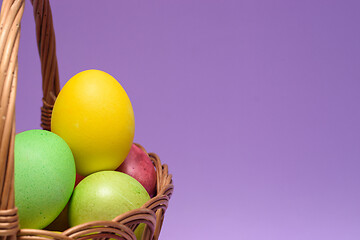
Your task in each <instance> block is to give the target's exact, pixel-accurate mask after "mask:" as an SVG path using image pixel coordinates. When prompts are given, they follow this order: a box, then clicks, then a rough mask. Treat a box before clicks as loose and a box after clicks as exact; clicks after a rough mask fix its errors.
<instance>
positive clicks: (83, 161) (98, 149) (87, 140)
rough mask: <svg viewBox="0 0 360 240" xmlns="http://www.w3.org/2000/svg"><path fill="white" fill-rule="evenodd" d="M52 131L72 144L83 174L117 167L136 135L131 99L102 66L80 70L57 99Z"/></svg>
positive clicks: (78, 165) (78, 166) (78, 167)
mask: <svg viewBox="0 0 360 240" xmlns="http://www.w3.org/2000/svg"><path fill="white" fill-rule="evenodd" d="M51 131H52V132H54V133H56V134H57V135H59V136H60V137H62V138H63V139H64V140H65V141H66V142H67V144H68V145H69V146H70V148H71V150H72V152H73V155H74V159H75V164H76V171H77V173H79V174H80V175H84V176H86V175H89V174H91V173H94V172H97V171H102V170H115V169H116V168H117V167H118V166H120V164H121V163H122V162H123V161H124V159H125V158H126V156H127V154H128V153H129V151H130V148H131V145H132V142H133V139H134V132H135V121H134V112H133V108H132V105H131V102H130V99H129V97H128V95H127V94H126V92H125V90H124V89H123V88H122V86H121V85H120V84H119V82H118V81H116V79H115V78H113V77H112V76H111V75H109V74H107V73H105V72H103V71H99V70H87V71H83V72H80V73H78V74H76V75H75V76H74V77H72V78H71V79H70V80H69V81H68V82H67V83H66V84H65V86H64V87H63V88H62V90H61V91H60V93H59V95H58V97H57V99H56V101H55V104H54V108H53V113H52V118H51Z"/></svg>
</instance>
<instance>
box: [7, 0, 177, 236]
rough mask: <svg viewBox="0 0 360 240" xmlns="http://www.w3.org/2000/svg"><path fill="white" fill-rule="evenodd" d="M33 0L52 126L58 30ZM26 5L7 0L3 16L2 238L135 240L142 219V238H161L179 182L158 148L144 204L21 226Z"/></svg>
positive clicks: (44, 112) (44, 5) (46, 120)
mask: <svg viewBox="0 0 360 240" xmlns="http://www.w3.org/2000/svg"><path fill="white" fill-rule="evenodd" d="M31 3H32V4H33V8H34V17H35V23H36V35H37V42H38V49H39V55H40V59H41V72H42V78H43V81H42V86H43V106H42V108H41V126H42V127H43V129H46V130H49V129H50V119H51V112H52V107H53V104H54V102H55V99H56V96H57V95H58V93H59V91H60V87H59V74H58V65H57V58H56V48H55V34H54V29H53V24H52V14H51V9H50V4H49V1H48V0H31ZM24 4H25V2H24V0H4V1H3V2H2V7H1V16H0V61H1V62H0V97H1V98H0V99H1V102H0V113H1V118H0V120H1V121H0V136H1V137H0V141H1V142H0V200H1V202H0V239H1V240H3V239H4V240H11V239H16V238H18V239H24V240H25V239H44V240H45V239H106V238H114V239H129V240H130V239H136V237H135V235H134V230H135V228H136V227H137V226H138V224H140V223H145V224H146V227H145V230H144V234H143V237H142V239H144V240H145V239H158V237H159V234H160V230H161V226H162V223H163V220H164V214H165V211H166V209H167V206H168V203H169V199H170V197H171V195H172V192H173V188H174V186H173V184H172V176H171V174H169V173H168V167H167V165H166V164H164V165H162V164H161V162H160V159H159V157H158V156H157V155H156V154H154V153H149V156H150V158H151V160H152V161H153V164H154V166H155V168H156V172H157V194H156V196H155V197H153V198H152V199H150V200H149V201H148V202H146V203H145V204H144V205H143V206H142V207H141V208H139V209H135V210H132V211H130V212H127V213H124V214H122V215H120V216H118V217H116V218H115V219H113V220H112V221H96V222H89V223H85V224H82V225H78V226H75V227H72V228H70V229H67V230H65V231H64V232H61V233H57V232H52V231H46V230H37V229H20V226H19V221H18V214H17V209H16V206H15V204H14V202H15V201H14V139H15V97H16V84H17V70H18V58H17V54H18V49H19V39H20V21H21V18H22V15H23V12H24ZM138 146H139V147H141V146H140V145H138ZM141 148H142V147H141ZM142 149H143V148H142ZM143 150H144V151H145V149H143Z"/></svg>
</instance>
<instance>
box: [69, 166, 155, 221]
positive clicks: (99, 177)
mask: <svg viewBox="0 0 360 240" xmlns="http://www.w3.org/2000/svg"><path fill="white" fill-rule="evenodd" d="M149 199H150V196H149V194H148V193H147V191H146V190H145V188H144V187H143V186H142V185H141V184H140V183H139V182H138V181H136V180H135V179H134V178H132V177H130V176H129V175H127V174H125V173H121V172H117V171H101V172H96V173H93V174H91V175H89V176H87V177H85V178H84V179H83V180H82V181H81V182H80V183H79V184H78V185H77V187H76V188H75V190H74V193H73V195H72V197H71V200H70V203H69V223H70V226H75V225H78V224H81V223H85V222H91V221H97V220H112V219H114V218H115V217H116V216H118V215H120V214H122V213H125V212H128V211H130V210H133V209H136V208H140V207H141V206H142V205H143V204H144V203H145V202H147V201H148V200H149Z"/></svg>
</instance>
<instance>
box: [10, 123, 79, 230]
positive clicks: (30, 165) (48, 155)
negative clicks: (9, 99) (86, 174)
mask: <svg viewBox="0 0 360 240" xmlns="http://www.w3.org/2000/svg"><path fill="white" fill-rule="evenodd" d="M14 154H15V155H14V161H15V166H14V167H15V170H14V172H15V205H16V207H17V208H18V212H19V219H20V227H21V228H37V229H41V228H44V227H46V226H47V225H48V224H50V223H51V222H52V221H53V220H54V219H55V218H56V217H57V216H58V215H59V214H60V212H61V211H62V210H63V209H64V207H65V206H66V204H67V202H68V201H69V199H70V196H71V194H72V191H73V188H74V184H75V174H76V170H75V162H74V157H73V155H72V152H71V150H70V148H69V146H68V145H67V144H66V142H65V141H64V140H63V139H62V138H60V137H59V136H57V135H56V134H54V133H52V132H49V131H45V130H29V131H25V132H22V133H19V134H17V135H16V137H15V150H14Z"/></svg>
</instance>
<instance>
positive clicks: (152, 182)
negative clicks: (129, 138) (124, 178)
mask: <svg viewBox="0 0 360 240" xmlns="http://www.w3.org/2000/svg"><path fill="white" fill-rule="evenodd" d="M116 171H119V172H123V173H126V174H128V175H130V176H131V177H133V178H135V179H136V180H137V181H138V182H139V183H141V184H142V185H143V186H144V188H145V189H146V191H147V192H148V193H149V195H150V197H152V196H154V195H155V192H156V172H155V168H154V165H153V163H152V162H151V160H150V157H149V155H147V154H146V152H144V151H143V150H142V149H141V148H139V147H138V146H136V145H135V144H133V145H132V146H131V149H130V152H129V155H128V156H127V157H126V158H125V161H124V162H123V163H122V164H121V165H120V166H119V167H118V168H117V169H116Z"/></svg>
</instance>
